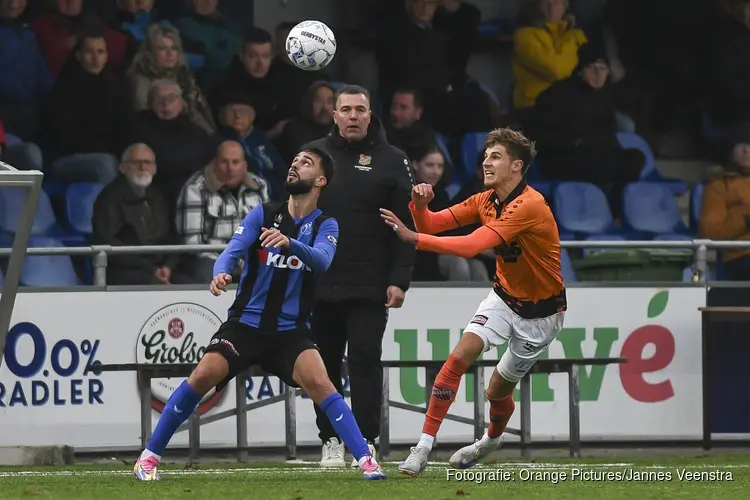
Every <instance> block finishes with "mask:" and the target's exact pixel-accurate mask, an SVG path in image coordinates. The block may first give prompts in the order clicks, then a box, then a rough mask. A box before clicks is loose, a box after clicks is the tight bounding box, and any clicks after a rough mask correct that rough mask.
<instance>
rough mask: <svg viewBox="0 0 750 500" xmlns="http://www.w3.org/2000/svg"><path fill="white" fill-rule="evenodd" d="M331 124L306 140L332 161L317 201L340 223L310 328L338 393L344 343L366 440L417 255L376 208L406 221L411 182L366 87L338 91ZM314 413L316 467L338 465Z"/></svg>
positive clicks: (376, 418) (339, 458)
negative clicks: (391, 318) (393, 323)
mask: <svg viewBox="0 0 750 500" xmlns="http://www.w3.org/2000/svg"><path fill="white" fill-rule="evenodd" d="M334 121H335V123H336V125H335V126H334V129H333V131H332V132H331V133H330V134H329V135H328V136H327V137H325V138H323V139H319V140H317V141H315V142H313V143H311V144H312V145H314V146H315V147H319V148H321V149H323V150H325V151H327V152H328V153H329V154H330V155H331V156H332V157H333V159H334V162H335V172H336V175H335V176H334V177H333V182H332V183H331V185H330V186H328V187H326V189H325V190H324V191H323V193H322V196H321V198H320V201H319V204H318V206H319V207H320V208H321V209H322V210H323V212H324V213H325V214H326V215H327V216H329V217H335V218H336V220H337V221H338V223H339V241H338V246H337V249H336V256H335V257H334V260H333V263H332V265H331V267H330V268H329V269H328V271H326V272H325V273H324V274H323V275H322V276H321V277H320V281H319V282H318V286H317V289H316V295H315V298H316V303H315V306H314V308H313V318H312V329H313V333H314V334H315V336H316V341H317V344H318V348H319V349H320V353H321V355H322V357H323V361H324V362H325V364H326V367H327V369H328V375H329V377H330V378H331V380H332V381H333V382H334V384H336V388H337V389H338V390H339V391H341V360H342V358H343V356H344V351H345V348H346V344H347V342H348V344H349V351H348V367H349V388H350V391H351V395H352V410H353V411H354V416H355V417H356V419H357V423H358V424H359V426H360V428H361V429H362V434H363V435H364V437H365V439H367V440H368V442H369V443H370V444H371V445H372V442H373V441H374V440H375V438H377V437H378V433H379V428H380V406H381V404H382V397H381V395H382V384H383V367H382V365H381V360H380V358H381V354H382V343H383V334H384V333H385V327H386V323H387V321H388V309H389V308H391V307H394V308H397V307H401V305H402V304H403V302H404V294H405V293H406V291H407V290H408V289H409V284H410V282H411V275H412V269H413V266H414V258H415V254H416V252H415V250H414V246H413V245H405V244H404V243H403V242H402V241H401V240H400V239H399V238H398V236H396V234H395V233H393V231H391V230H390V229H389V228H388V226H387V225H385V224H384V223H383V221H382V219H381V218H380V212H379V209H380V208H382V207H389V208H390V209H391V210H394V211H395V212H396V213H398V214H400V215H399V217H401V220H404V221H411V215H410V213H409V200H410V191H411V188H412V186H413V184H414V180H413V175H412V170H411V164H410V162H409V160H408V159H407V157H406V155H405V154H404V153H403V152H402V151H400V150H399V149H397V148H395V147H393V146H391V145H389V144H388V142H387V141H386V138H385V130H384V128H383V125H382V123H381V122H380V120H379V119H378V118H376V117H373V116H372V111H371V110H370V94H369V92H368V91H367V90H365V89H363V88H361V87H357V86H347V87H344V88H342V89H340V90H339V92H338V93H337V95H336V104H335V109H334ZM315 411H316V413H317V416H318V418H317V424H318V429H319V430H320V434H319V435H320V438H321V440H322V441H323V456H322V460H321V465H322V466H324V467H326V466H327V467H344V466H345V463H344V456H343V450H342V449H341V444H340V441H339V439H337V437H336V433H335V432H334V430H333V427H332V426H331V424H330V422H329V421H328V418H326V415H325V413H323V412H322V411H321V410H320V408H318V407H316V408H315ZM373 451H374V447H373Z"/></svg>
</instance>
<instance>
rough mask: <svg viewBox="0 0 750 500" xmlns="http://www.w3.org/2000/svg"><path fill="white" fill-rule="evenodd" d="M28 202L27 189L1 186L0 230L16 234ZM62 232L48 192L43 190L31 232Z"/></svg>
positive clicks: (36, 233)
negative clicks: (22, 211)
mask: <svg viewBox="0 0 750 500" xmlns="http://www.w3.org/2000/svg"><path fill="white" fill-rule="evenodd" d="M25 202H26V191H25V190H23V189H18V188H0V231H2V232H7V233H11V234H15V233H16V230H17V229H18V223H19V219H20V215H21V210H22V209H23V206H24V203H25ZM53 233H56V234H60V233H61V228H60V226H59V225H58V224H57V220H56V219H55V213H54V211H53V210H52V203H51V202H50V199H49V197H48V196H47V193H45V192H44V191H43V190H42V191H40V192H39V200H38V201H37V206H36V214H35V216H34V224H33V225H32V227H31V234H34V235H43V234H53Z"/></svg>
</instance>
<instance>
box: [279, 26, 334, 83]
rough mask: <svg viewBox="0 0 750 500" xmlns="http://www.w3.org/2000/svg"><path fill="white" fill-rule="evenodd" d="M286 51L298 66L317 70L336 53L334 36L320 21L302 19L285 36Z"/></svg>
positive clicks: (327, 63)
mask: <svg viewBox="0 0 750 500" xmlns="http://www.w3.org/2000/svg"><path fill="white" fill-rule="evenodd" d="M286 53H287V55H288V56H289V59H290V60H291V61H292V63H293V64H294V65H295V66H297V67H298V68H300V69H303V70H305V71H318V70H321V69H323V68H325V67H326V66H328V65H329V64H330V63H331V61H332V60H333V56H335V55H336V37H335V36H334V35H333V31H331V29H330V28H329V27H328V26H326V25H325V24H324V23H321V22H320V21H302V22H301V23H299V24H298V25H297V26H295V27H294V28H292V30H291V31H290V32H289V36H288V37H286Z"/></svg>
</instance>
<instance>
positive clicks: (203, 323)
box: [135, 302, 221, 415]
mask: <svg viewBox="0 0 750 500" xmlns="http://www.w3.org/2000/svg"><path fill="white" fill-rule="evenodd" d="M220 325H221V319H220V318H219V316H217V315H216V314H215V313H214V312H213V311H212V310H210V309H208V308H206V307H203V306H201V305H199V304H193V303H189V302H182V303H178V304H171V305H168V306H165V307H163V308H161V309H159V310H158V311H157V312H155V313H154V314H153V315H152V316H151V317H150V318H148V319H147V320H146V322H145V323H144V324H143V327H142V328H141V331H140V332H139V333H138V341H137V343H136V349H135V360H136V363H139V364H146V363H150V364H195V363H198V361H200V359H201V358H202V357H203V353H204V352H205V350H206V345H208V342H209V341H210V340H211V337H212V336H213V334H214V333H215V332H216V330H218V328H219V326H220ZM184 380H186V377H177V378H159V379H153V380H152V381H151V396H152V397H151V407H152V408H153V409H154V410H156V411H158V412H159V413H161V412H162V410H163V409H164V405H165V404H166V403H167V400H168V399H169V396H171V395H172V393H173V392H174V391H175V390H176V389H177V388H178V387H179V386H180V384H182V382H183V381H184ZM140 384H141V380H140V377H139V378H138V385H139V386H140ZM220 399H221V394H217V393H216V391H215V390H213V389H212V390H211V391H210V392H209V393H208V394H206V395H205V396H204V397H203V400H202V401H201V403H200V405H199V407H198V410H199V413H200V414H201V415H202V414H204V413H206V412H207V411H209V410H210V409H211V408H213V407H214V406H216V404H217V403H218V402H219V400H220Z"/></svg>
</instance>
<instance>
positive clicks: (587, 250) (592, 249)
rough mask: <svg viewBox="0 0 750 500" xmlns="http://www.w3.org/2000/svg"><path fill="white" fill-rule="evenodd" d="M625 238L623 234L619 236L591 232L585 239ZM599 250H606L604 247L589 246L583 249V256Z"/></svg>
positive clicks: (621, 239)
mask: <svg viewBox="0 0 750 500" xmlns="http://www.w3.org/2000/svg"><path fill="white" fill-rule="evenodd" d="M625 240H626V238H625V237H624V236H621V235H619V234H592V235H589V236H588V237H587V238H586V241H625ZM600 250H608V249H606V248H603V247H602V248H595V247H589V248H584V249H583V256H584V257H585V256H586V255H588V254H590V253H594V252H598V251H600Z"/></svg>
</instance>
